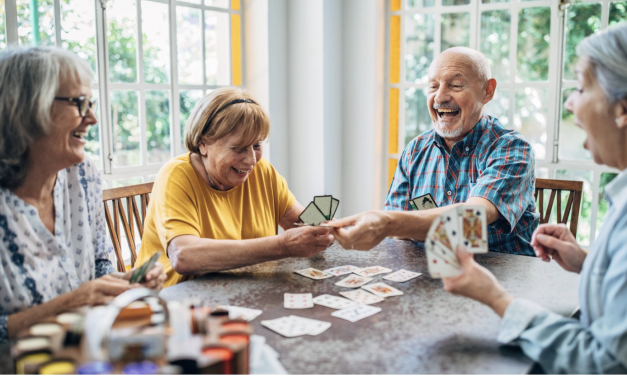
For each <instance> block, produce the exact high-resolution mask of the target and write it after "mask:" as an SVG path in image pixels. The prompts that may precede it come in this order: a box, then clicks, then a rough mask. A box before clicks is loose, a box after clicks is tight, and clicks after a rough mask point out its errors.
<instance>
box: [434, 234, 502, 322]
mask: <svg viewBox="0 0 627 376" xmlns="http://www.w3.org/2000/svg"><path fill="white" fill-rule="evenodd" d="M457 258H458V259H459V263H460V264H461V267H462V274H460V275H458V276H457V277H450V278H442V282H444V289H445V290H446V291H448V292H451V293H453V294H455V295H461V296H465V297H468V298H470V299H474V300H476V301H478V302H481V303H483V304H485V305H487V306H489V307H490V308H492V309H493V310H494V312H496V313H497V314H498V315H499V316H501V317H502V316H503V314H504V313H505V310H506V309H507V307H508V306H509V304H510V303H511V301H512V300H513V297H512V296H511V295H510V294H509V293H508V292H507V291H505V289H504V288H503V287H502V286H501V284H500V283H499V282H498V281H497V280H496V278H495V277H494V274H492V273H490V271H489V270H488V269H486V268H484V267H483V266H481V265H479V264H477V263H476V262H475V260H474V258H473V255H472V253H468V252H466V248H464V246H462V245H458V246H457Z"/></svg>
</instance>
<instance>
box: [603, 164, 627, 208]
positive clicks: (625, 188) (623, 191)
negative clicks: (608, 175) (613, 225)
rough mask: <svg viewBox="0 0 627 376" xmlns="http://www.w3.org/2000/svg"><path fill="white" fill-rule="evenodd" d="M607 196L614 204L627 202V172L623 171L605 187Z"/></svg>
mask: <svg viewBox="0 0 627 376" xmlns="http://www.w3.org/2000/svg"><path fill="white" fill-rule="evenodd" d="M605 196H606V197H607V199H608V201H609V202H610V203H612V204H615V203H617V202H622V201H625V200H627V170H625V171H622V172H621V173H620V174H618V176H617V177H615V178H614V180H612V181H611V182H610V183H609V184H608V185H606V186H605Z"/></svg>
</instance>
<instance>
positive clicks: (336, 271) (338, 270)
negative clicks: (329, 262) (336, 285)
mask: <svg viewBox="0 0 627 376" xmlns="http://www.w3.org/2000/svg"><path fill="white" fill-rule="evenodd" d="M358 269H359V268H358V267H356V266H353V265H344V266H337V267H335V268H330V269H324V270H323V272H325V273H328V274H333V275H334V276H336V277H338V276H341V275H344V274H350V273H352V272H353V271H355V270H358Z"/></svg>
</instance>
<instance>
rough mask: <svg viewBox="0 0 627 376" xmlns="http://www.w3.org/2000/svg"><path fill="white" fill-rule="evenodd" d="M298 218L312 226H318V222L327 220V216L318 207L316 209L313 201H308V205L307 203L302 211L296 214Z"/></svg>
mask: <svg viewBox="0 0 627 376" xmlns="http://www.w3.org/2000/svg"><path fill="white" fill-rule="evenodd" d="M298 219H300V220H301V221H302V222H303V223H305V224H308V225H312V226H318V225H319V224H320V223H322V222H324V221H327V220H328V218H327V217H325V215H324V214H323V213H322V212H320V209H318V207H317V206H316V204H314V203H313V202H310V203H309V205H307V207H306V208H305V210H303V212H302V213H300V215H299V216H298Z"/></svg>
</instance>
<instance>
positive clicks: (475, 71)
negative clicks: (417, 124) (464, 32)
mask: <svg viewBox="0 0 627 376" xmlns="http://www.w3.org/2000/svg"><path fill="white" fill-rule="evenodd" d="M478 59H483V57H482V56H481V55H480V54H479V53H477V52H476V51H473V50H470V49H449V50H446V51H444V52H443V53H442V54H440V56H438V57H437V58H436V59H435V60H434V61H433V63H432V64H431V66H430V67H429V86H428V97H427V106H428V108H429V114H430V115H431V119H432V120H433V123H434V127H435V130H436V132H437V133H438V134H439V135H440V136H441V137H442V138H444V139H445V140H446V141H447V143H448V142H449V141H450V142H452V143H453V144H454V143H455V142H457V141H460V140H462V139H463V138H464V137H465V136H466V135H467V134H468V133H469V132H470V131H471V130H472V129H473V128H474V126H475V125H476V124H477V122H478V121H479V120H480V119H481V115H482V112H483V106H484V104H486V103H488V102H489V101H490V100H491V99H492V97H493V96H494V90H495V89H496V81H495V80H494V79H489V80H487V78H482V75H481V74H480V69H481V66H479V65H478V61H480V60H478ZM487 74H488V75H489V72H488V73H487ZM483 76H486V74H483Z"/></svg>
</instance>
